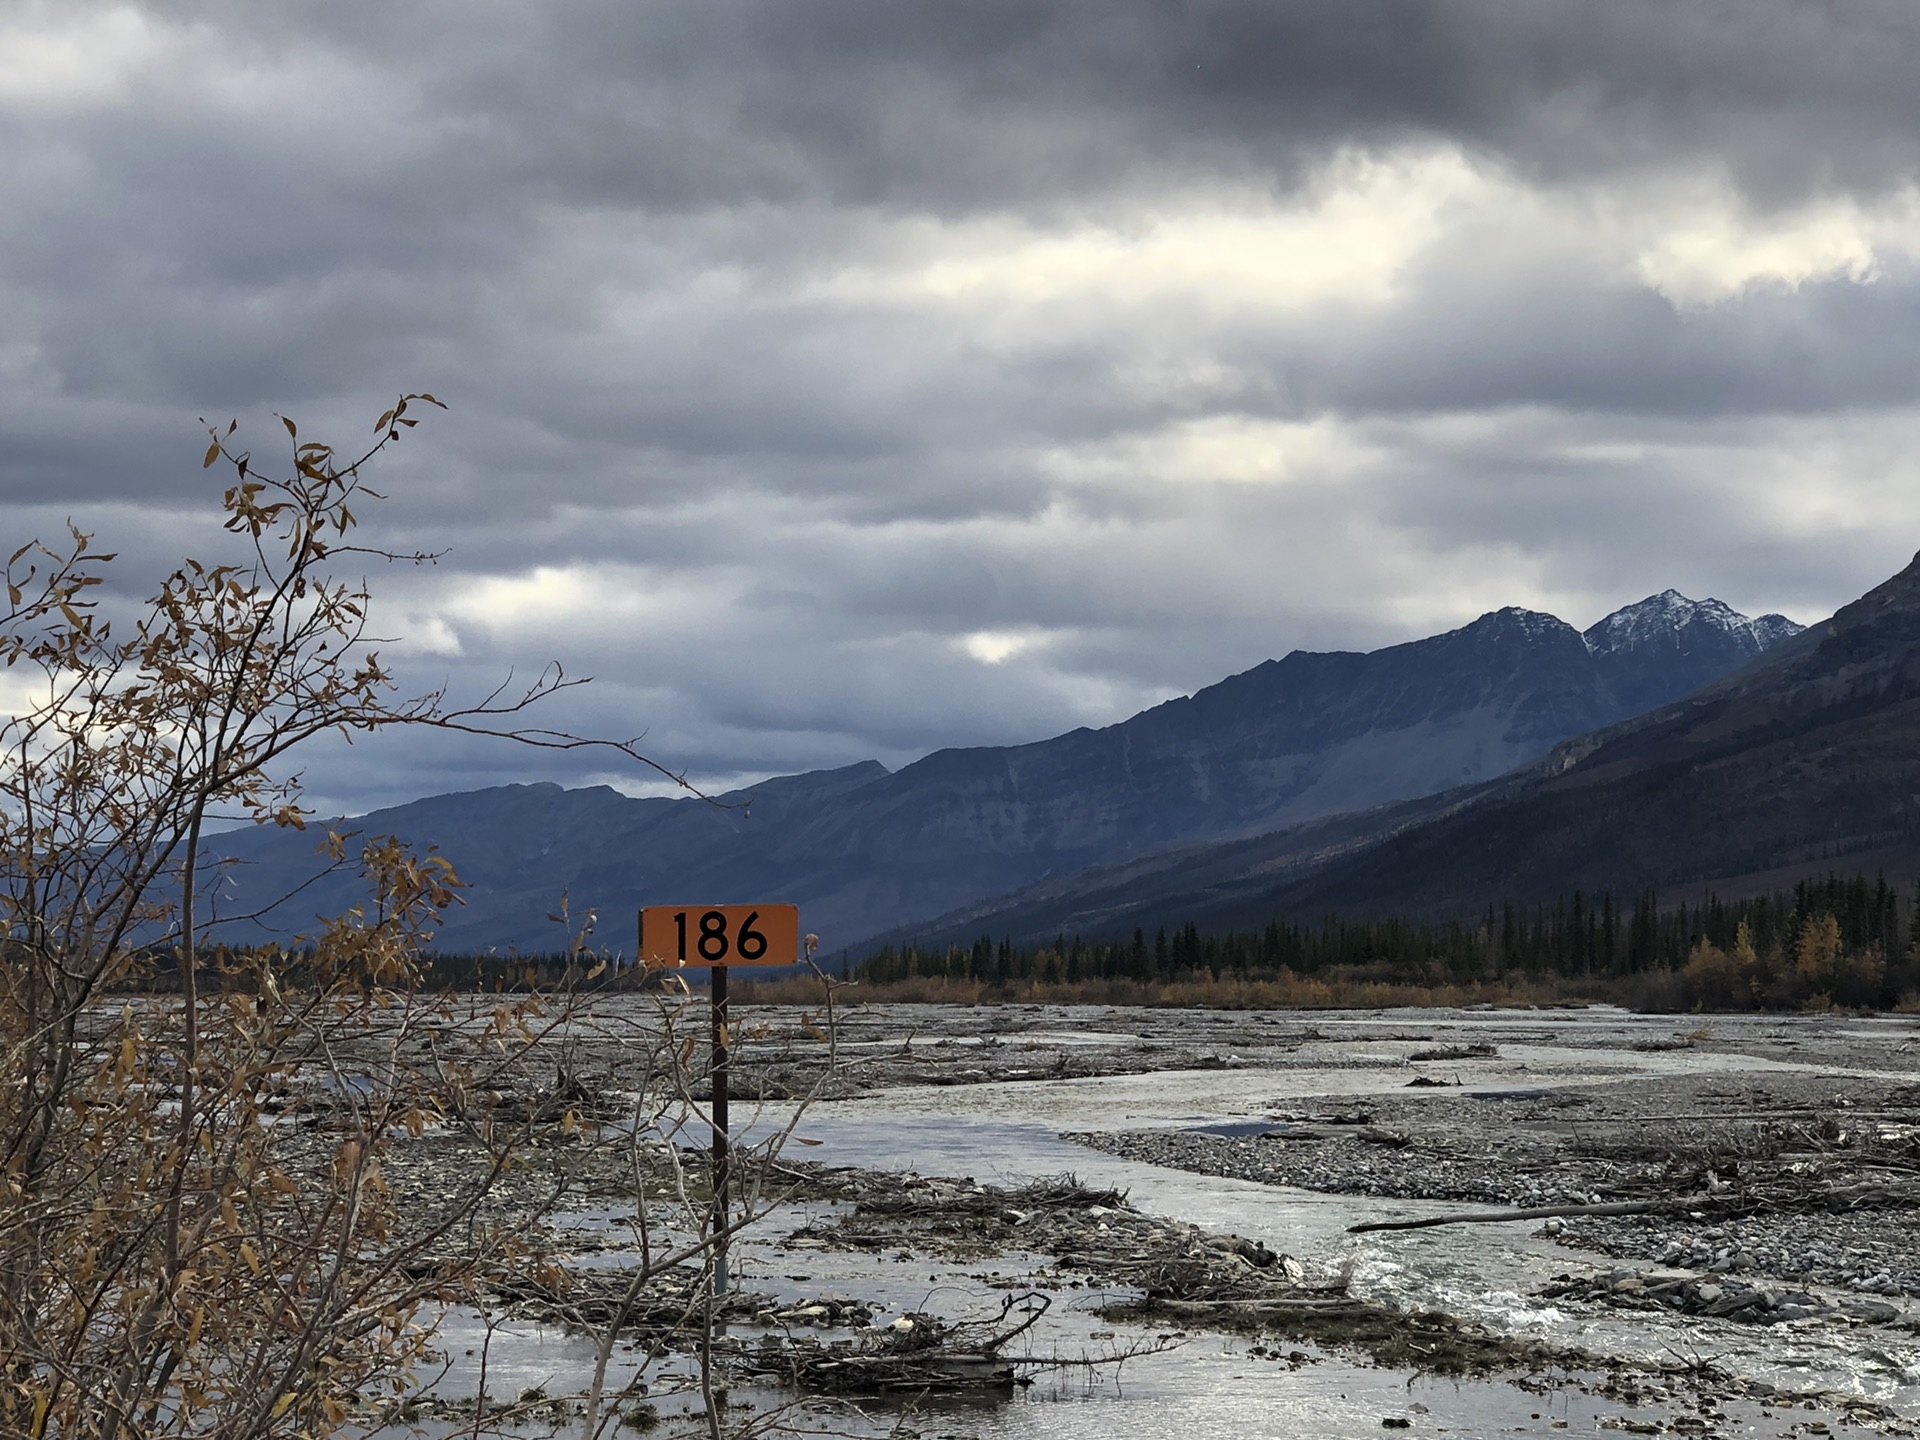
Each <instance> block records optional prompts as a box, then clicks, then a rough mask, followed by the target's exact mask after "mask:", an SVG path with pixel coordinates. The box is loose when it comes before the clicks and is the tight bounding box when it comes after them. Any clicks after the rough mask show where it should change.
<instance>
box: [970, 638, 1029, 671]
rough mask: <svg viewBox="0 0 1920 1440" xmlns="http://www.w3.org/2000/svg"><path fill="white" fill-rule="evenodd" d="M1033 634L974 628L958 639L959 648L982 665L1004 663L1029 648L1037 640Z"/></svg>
mask: <svg viewBox="0 0 1920 1440" xmlns="http://www.w3.org/2000/svg"><path fill="white" fill-rule="evenodd" d="M1039 639H1040V637H1039V636H1038V635H1035V634H1031V633H1029V634H1018V633H1015V632H1012V631H1006V630H976V631H974V632H973V634H971V635H968V636H965V637H963V638H962V639H961V641H960V648H961V649H962V650H964V651H966V652H967V654H969V655H971V656H972V657H973V658H974V659H976V660H978V661H979V662H980V663H981V664H982V665H1004V664H1006V662H1007V661H1009V660H1011V659H1013V657H1014V656H1016V655H1018V654H1020V653H1021V652H1023V651H1026V650H1030V649H1032V648H1033V646H1034V645H1035V644H1036V643H1037V642H1038V641H1039Z"/></svg>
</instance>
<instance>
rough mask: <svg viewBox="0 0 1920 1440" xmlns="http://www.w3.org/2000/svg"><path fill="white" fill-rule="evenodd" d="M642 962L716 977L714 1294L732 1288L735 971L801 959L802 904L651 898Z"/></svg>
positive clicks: (643, 922)
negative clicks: (730, 1091)
mask: <svg viewBox="0 0 1920 1440" xmlns="http://www.w3.org/2000/svg"><path fill="white" fill-rule="evenodd" d="M640 963H641V964H642V965H645V966H646V967H647V968H648V969H650V970H683V969H705V970H707V971H709V972H710V973H711V975H712V978H713V989H712V991H711V995H712V1004H711V1009H712V1011H713V1061H712V1065H711V1067H710V1068H709V1072H708V1073H709V1076H710V1083H711V1085H712V1098H711V1099H710V1100H709V1102H708V1108H709V1114H710V1116H711V1118H712V1122H713V1220H712V1226H713V1228H712V1231H711V1234H712V1236H713V1298H714V1299H715V1300H716V1301H718V1300H720V1299H723V1298H724V1297H725V1295H726V1293H727V1212H728V1210H729V1209H730V1208H731V1206H730V1204H729V1201H730V1198H731V1197H730V1195H729V1193H728V1192H729V1190H730V1189H731V1182H732V1179H733V1151H732V1146H731V1143H730V1141H729V1138H728V1134H727V1125H728V1121H727V1098H728V1097H727V1078H728V1077H727V1072H728V1070H729V1069H730V1068H731V1066H732V1054H731V1047H732V1043H733V1036H732V1032H731V1031H730V1030H729V1029H728V1028H727V971H728V969H729V968H730V967H732V966H735V965H747V966H760V967H766V966H784V965H797V964H799V963H800V911H799V908H798V907H797V906H793V905H707V906H700V905H649V906H647V907H646V908H645V909H644V910H642V911H641V912H640Z"/></svg>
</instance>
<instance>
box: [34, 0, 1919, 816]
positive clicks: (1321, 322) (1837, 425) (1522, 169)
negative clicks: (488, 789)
mask: <svg viewBox="0 0 1920 1440" xmlns="http://www.w3.org/2000/svg"><path fill="white" fill-rule="evenodd" d="M1916 74H1920V6H1916V5H1914V4H1913V3H1911V0H1847V3H1844V4H1831V3H1822V4H1814V3H1788V0H1682V3H1679V4H1674V3H1672V0H1658V3H1654V0H1606V3H1604V4H1595V3H1592V0H1578V3H1544V0H1489V3H1471V0H1463V3H1428V4H1421V3H1409V0H1382V3H1370V0H1240V3H1228V0H1213V3H1192V4H1175V3H1142V0H1062V3H1055V4H1046V3H1039V0H1025V3H1018V4H1013V3H998V0H968V3H964V4H955V3H938V4H935V3H926V4H919V3H902V0H762V3H733V0H682V3H675V4H656V3H645V0H600V3H592V0H539V3H531V0H517V3H511V4H506V3H488V0H458V3H453V0H448V3H444V4H434V3H423V4H400V5H395V4H392V3H390V0H383V3H377V4H376V3H371V0H367V3H361V0H315V3H306V4H300V3H284V4H273V5H262V4H259V3H257V0H231V3H204V4H188V3H182V4H167V5H157V4H156V5H150V6H121V5H95V4H89V3H85V0H55V3H44V4H42V3H35V0H8V3H6V4H5V5H4V6H0V535H4V537H5V538H7V539H8V540H9V542H10V543H9V545H8V548H9V549H10V548H11V546H12V544H17V543H18V542H19V541H20V540H23V539H25V538H27V537H28V536H31V535H34V534H39V533H48V532H57V531H58V529H59V527H60V526H61V524H62V522H63V521H64V519H65V518H66V517H67V516H69V515H71V516H73V517H75V518H76V519H78V520H80V521H81V522H82V523H83V524H85V525H86V526H87V527H88V528H91V529H95V530H97V531H98V532H99V533H100V535H101V543H102V544H105V545H108V546H109V548H115V547H117V548H119V549H120V550H121V551H122V552H123V555H124V559H123V562H122V564H123V569H124V570H125V576H124V583H126V584H129V585H133V584H135V583H136V582H138V584H139V585H140V586H142V587H144V586H145V585H146V584H147V583H148V582H150V581H151V580H152V579H153V578H156V577H157V575H158V574H159V573H160V572H161V570H162V568H163V565H164V563H166V562H168V561H170V560H171V559H174V558H177V557H178V556H179V555H180V554H182V553H185V552H186V551H188V550H195V551H196V552H201V551H210V550H211V548H212V541H211V540H209V538H208V532H207V529H206V526H205V523H204V517H205V516H206V514H207V513H208V506H209V503H210V501H211V500H212V499H213V498H215V496H216V494H217V491H216V485H217V482H216V481H215V480H214V479H213V478H211V476H210V475H209V474H207V473H203V472H202V471H201V469H200V468H199V456H200V451H201V449H202V448H203V446H204V437H203V436H202V435H201V432H200V431H199V428H198V426H197V424H196V417H198V416H202V415H205V416H207V417H209V418H210V419H213V418H218V419H223V420H224V419H225V418H228V417H237V418H238V419H239V420H240V421H241V424H242V427H243V429H242V438H243V439H244V438H246V437H247V436H252V437H253V439H254V443H255V447H256V452H257V453H259V454H261V455H262V456H265V455H267V454H268V453H270V452H271V451H272V450H273V448H274V446H275V441H274V439H273V436H274V434H275V433H276V432H277V425H276V423H275V422H274V420H273V418H272V416H273V415H274V413H275V412H281V413H285V414H288V415H292V416H294V417H296V418H297V419H298V420H299V421H300V423H301V425H302V429H303V433H304V434H310V435H319V436H321V437H323V438H326V437H335V436H337V437H340V438H341V439H342V440H343V441H345V440H352V439H359V438H361V437H363V436H365V435H366V434H367V432H368V429H369V426H370V424H371V421H372V419H373V417H374V416H375V415H377V414H378V413H379V411H380V410H381V409H382V408H384V407H385V405H386V404H388V403H390V401H391V397H392V396H393V395H395V394H397V393H398V392H400V391H401V390H431V391H433V392H435V393H436V394H437V395H438V396H439V397H440V398H441V399H443V400H444V401H446V402H447V403H448V405H449V406H450V407H451V409H450V412H449V413H448V414H447V415H445V416H435V417H434V418H432V419H431V420H430V421H429V422H428V423H426V424H424V425H423V426H422V427H421V429H420V430H419V431H417V432H415V433H414V434H412V435H411V436H409V438H408V439H407V441H406V442H405V444H404V445H402V446H401V447H400V449H399V451H398V453H396V454H395V455H394V456H393V458H392V460H391V462H390V463H388V464H386V465H385V466H384V468H383V469H382V471H381V472H380V474H379V476H378V477H377V478H378V480H379V481H380V482H383V483H384V485H385V488H386V489H387V490H388V491H389V492H390V494H391V496H392V498H391V500H390V501H389V502H388V504H386V505H385V506H384V507H382V508H381V510H380V511H379V513H377V514H375V515H370V516H368V517H367V520H368V522H369V524H368V528H369V533H370V534H371V535H372V536H374V537H376V538H378V539H380V540H382V541H384V542H386V543H389V544H393V545H396V546H411V545H423V546H431V547H434V548H446V549H447V550H448V552H449V553H448V554H447V556H446V558H445V559H444V561H443V562H442V563H441V564H440V565H439V566H438V567H437V569H435V570H433V571H430V572H414V571H402V572H396V573H376V574H373V575H371V576H370V577H369V578H370V579H371V580H372V581H373V583H374V586H375V589H376V592H377V593H378V594H379V595H380V596H381V599H382V606H381V609H380V611H379V620H380V626H381V628H383V629H384V631H385V632H386V633H387V634H390V635H392V636H394V637H396V639H395V644H394V645H392V646H391V647H390V651H391V653H392V655H393V657H394V658H395V659H396V660H398V661H399V662H400V663H401V665H402V668H403V671H404V673H405V675H406V676H407V678H408V679H409V680H410V681H412V682H413V683H416V684H428V683H438V682H439V681H441V680H448V679H450V680H451V681H452V683H453V684H454V686H455V689H456V691H457V692H458V691H462V690H464V691H467V692H469V693H471V692H474V691H477V690H480V689H484V688H486V687H488V686H489V685H490V684H491V683H492V682H493V681H494V680H496V679H498V678H499V677H500V676H502V675H503V674H505V673H506V672H507V671H508V669H510V668H514V667H517V668H518V670H519V671H520V672H521V673H525V672H527V671H528V670H529V669H530V668H531V669H537V668H538V666H539V664H540V663H541V662H542V661H543V660H544V659H547V658H550V657H551V658H559V659H561V660H563V661H564V662H565V663H566V665H567V667H568V668H569V669H570V670H573V671H576V672H590V673H592V674H594V675H595V676H597V677H598V678H597V680H596V683H595V684H594V685H593V686H592V687H591V688H590V689H589V690H587V691H585V692H582V693H581V694H580V695H578V696H577V697H574V698H572V699H570V701H569V703H568V704H567V705H566V706H564V707H560V708H557V709H556V710H555V711H554V712H553V713H552V715H551V716H550V717H549V719H550V721H551V722H552V723H558V724H565V725H569V726H572V727H574V728H576V729H581V730H587V731H593V732H596V733H601V734H610V735H628V734H633V733H636V732H639V731H642V730H644V731H646V733H647V740H646V743H647V745H648V747H649V748H650V750H651V751H652V753H654V754H655V755H656V756H657V757H658V758H659V759H661V760H662V761H663V762H664V763H667V764H669V765H671V766H674V767H675V768H680V767H684V768H686V769H688V770H689V771H690V772H691V773H692V775H693V776H694V777H695V778H696V779H698V780H701V781H702V782H703V783H708V784H719V785H724V784H726V783H729V782H731V781H733V780H736V779H740V778H753V777H758V776H761V775H765V774H770V773H777V772H783V771H791V770H800V769H807V768H813V767H817V766H825V765H837V764H843V763H846V762H849V761H852V760H856V759H861V758H866V757H876V758H879V759H881V760H884V761H886V762H887V763H889V764H898V763H900V762H902V761H904V760H908V759H911V758H914V757H916V756H918V755H921V754H924V753H926V752H927V751H929V750H931V749H934V748H938V747H940V746H943V745H953V744H998V743H1007V742H1016V741H1024V740H1031V739H1038V738H1041V737H1044V736H1046V735H1049V734H1053V733H1057V732H1059V731H1061V730H1064V729H1068V728H1071V727H1072V726H1075V725H1080V724H1104V723H1108V722H1111V721H1113V720H1117V719H1120V718H1122V717H1124V716H1125V715H1127V714H1130V713H1132V712H1133V711H1135V710H1137V709H1139V708H1141V707H1143V706H1145V705H1148V704H1151V703H1154V702H1155V701H1157V700H1160V699H1163V698H1166V697H1167V696H1170V695H1173V694H1178V693H1183V692H1186V691H1190V690H1192V689H1194V688H1196V687H1198V686H1200V685H1204V684H1207V683H1209V682H1211V681H1213V680H1217V679H1219V678H1221V677H1222V676H1224V675H1226V674H1228V673H1231V672H1233V671H1237V670H1242V669H1245V668H1247V667H1248V666H1251V665H1254V664H1256V663H1258V662H1259V661H1261V660H1263V659H1266V658H1268V657H1271V656H1276V655H1281V654H1284V653H1285V652H1287V651H1288V650H1291V649H1294V648H1310V649H1330V648H1350V649H1371V648H1374V647H1376V646H1379V645H1382V644H1390V643H1394V642H1397V641H1401V640H1407V639H1413V638H1416V637H1419V636H1421V635H1426V634H1430V633H1433V632H1435V631H1438V630H1442V629H1446V628H1450V627H1452V626H1455V625H1458V624H1461V623H1464V622H1465V621H1467V620H1470V619H1472V618H1473V617H1474V616H1475V615H1477V614H1479V613H1481V612H1483V611H1485V610H1488V609H1493V608H1497V607H1499V606H1502V605H1509V604H1518V605H1526V606H1530V607H1534V608H1537V609H1542V610H1549V611H1552V612H1554V613H1556V614H1558V615H1560V616H1562V617H1563V618H1565V619H1567V620H1569V621H1571V622H1573V623H1574V624H1576V625H1581V626H1584V625H1587V624H1590V623H1591V622H1592V621H1593V620H1595V619H1597V618H1598V617H1599V616H1600V615H1602V614H1604V613H1605V612H1607V611H1609V610H1611V609H1613V608H1615V607H1617V606H1619V605H1621V604H1624V603H1627V602H1630V601H1633V600H1636V599H1639V598H1641V597H1642V596H1644V595H1647V594H1649V593H1652V592H1655V591H1658V590H1662V589H1665V588H1667V587H1668V586H1673V587H1675V588H1678V589H1680V590H1682V591H1684V592H1685V593H1687V594H1688V595H1692V596H1694V597H1696V598H1702V597H1705V596H1708V595H1713V596H1717V597H1719V598H1721V599H1723V600H1725V601H1727V602H1728V603H1730V604H1732V605H1734V606H1735V607H1736V608H1738V609H1741V610H1743V611H1746V612H1747V613H1749V614H1756V613H1760V612H1762V611H1766V610H1780V611H1784V612H1785V613H1787V614H1789V615H1791V616H1793V617H1794V618H1795V619H1798V620H1802V621H1809V620H1813V619H1816V618H1819V617H1820V616H1822V615H1824V614H1826V613H1829V612H1830V611H1831V610H1833V609H1834V608H1835V607H1837V606H1838V605H1840V604H1843V603H1845V602H1846V601H1847V600H1849V599H1851V598H1852V597H1854V596H1855V595H1857V594H1858V593H1859V592H1861V591H1862V590H1864V589H1866V588H1867V587H1869V586H1871V585H1873V584H1875V583H1877V582H1878V581H1879V580H1881V579H1883V578H1885V577H1886V576H1887V575H1888V574H1890V573H1892V572H1893V571H1895V570H1897V569H1898V568H1900V567H1901V566H1902V565H1903V564H1904V563H1906V561H1907V560H1908V558H1909V557H1910V556H1911V554H1912V552H1913V551H1914V550H1915V548H1916V547H1920V483H1917V482H1920V459H1916V456H1920V404H1917V403H1916V400H1917V391H1920V266H1917V265H1916V261H1917V260H1920V187H1917V185H1916V164H1917V157H1920V86H1916V85H1915V84H1914V76H1915V75H1916ZM217 473H218V472H213V475H217ZM533 778H552V779H558V780H561V781H563V782H565V783H569V784H577V783H583V782H586V781H589V780H593V781H605V782H610V783H614V784H617V785H619V786H621V787H622V788H625V789H628V790H631V791H633V792H635V793H642V792H646V791H648V789H649V786H650V777H648V776H647V775H646V774H644V773H643V772H641V771H638V770H636V769H633V768H630V767H629V768H609V767H608V766H607V765H606V764H605V762H604V761H596V760H593V759H591V758H584V757H580V758H575V759H572V760H568V761H565V762H560V761H551V762H550V761H547V760H545V759H543V758H542V757H538V756H528V755H525V754H521V753H515V752H512V751H508V750H502V749H499V748H497V747H495V748H487V747H482V746H478V745H476V746H474V747H465V746H449V745H447V744H445V743H442V742H440V741H438V740H436V741H434V742H433V743H426V742H425V741H423V740H420V739H407V738H400V737H388V738H384V739H380V740H376V741H374V742H372V743H368V744H362V745H358V746H355V747H354V748H353V750H352V752H351V753H350V754H336V753H328V754H326V755H324V756H320V757H317V758H316V759H315V761H314V762H313V764H312V766H311V767H310V769H309V771H308V780H309V784H310V787H311V790H312V792H313V794H314V796H315V797H316V799H317V800H318V802H319V803H320V804H321V805H322V807H323V808H325V807H332V808H344V809H348V810H355V811H357V810H362V809H366V808H369V807H371V806H374V805H378V804H381V803H386V802H390V801H394V800H399V799H405V798H410V797H412V796H416V795H421V794H428V793H435V792H439V791H445V790H453V789H462V788H471V787H473V786H475V785H480V784H490V783H498V782H500V781H503V780H509V779H533Z"/></svg>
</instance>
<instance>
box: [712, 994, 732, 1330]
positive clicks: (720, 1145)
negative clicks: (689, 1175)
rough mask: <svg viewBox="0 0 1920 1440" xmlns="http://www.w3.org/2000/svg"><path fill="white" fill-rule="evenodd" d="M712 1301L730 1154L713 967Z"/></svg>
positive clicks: (720, 1012) (722, 1007)
mask: <svg viewBox="0 0 1920 1440" xmlns="http://www.w3.org/2000/svg"><path fill="white" fill-rule="evenodd" d="M712 1009H713V1078H712V1085H713V1098H712V1099H711V1100H710V1101H709V1102H708V1105H709V1107H710V1113H711V1114H712V1117H713V1298H714V1299H715V1300H724V1299H725V1298H726V1294H727V1209H728V1206H727V1200H728V1195H727V1190H728V1183H727V1182H728V1181H729V1180H731V1179H732V1178H733V1177H732V1174H731V1173H730V1172H731V1171H732V1169H733V1153H732V1149H731V1147H730V1146H729V1144H728V1137H727V1069H728V1064H727V1062H728V1059H729V1057H728V1054H727V1047H728V1042H729V1040H730V1039H731V1037H730V1035H729V1034H728V1031H727V967H726V966H724V965H716V966H714V967H713V1002H712Z"/></svg>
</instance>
